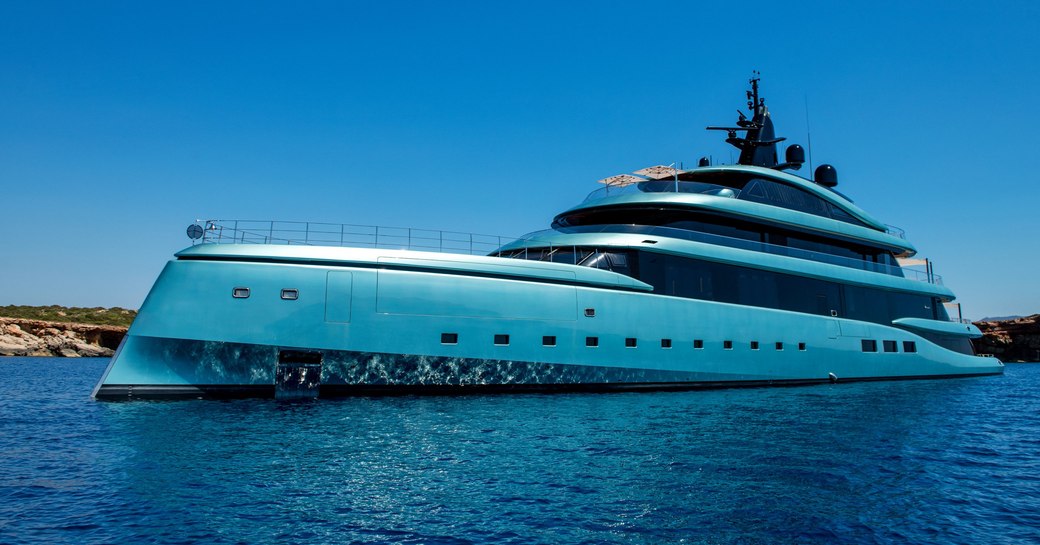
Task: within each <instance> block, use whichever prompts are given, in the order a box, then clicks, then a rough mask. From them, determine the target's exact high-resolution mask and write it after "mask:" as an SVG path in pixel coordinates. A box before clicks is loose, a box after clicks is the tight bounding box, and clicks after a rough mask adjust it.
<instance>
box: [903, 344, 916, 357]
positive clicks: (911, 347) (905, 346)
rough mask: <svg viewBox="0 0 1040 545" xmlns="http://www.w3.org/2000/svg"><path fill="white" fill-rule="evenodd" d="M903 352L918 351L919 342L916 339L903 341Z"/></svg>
mask: <svg viewBox="0 0 1040 545" xmlns="http://www.w3.org/2000/svg"><path fill="white" fill-rule="evenodd" d="M903 352H906V353H909V354H913V353H914V352H917V343H916V342H914V341H903Z"/></svg>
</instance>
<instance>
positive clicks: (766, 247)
mask: <svg viewBox="0 0 1040 545" xmlns="http://www.w3.org/2000/svg"><path fill="white" fill-rule="evenodd" d="M563 231H564V232H568V233H633V234H635V233H638V234H644V235H658V236H663V237H668V238H677V239H683V240H690V241H694V242H705V243H708V244H714V245H717V246H728V247H730V248H740V249H744V250H752V251H756V252H764V253H769V254H774V255H782V256H787V257H796V258H799V259H805V260H808V261H816V262H819V263H829V264H831V265H840V266H842V267H849V268H852V269H860V270H865V271H870V272H877V273H882V274H887V275H890V276H898V277H902V278H907V279H910V280H917V281H919V282H926V283H929V284H936V285H942V283H943V279H942V276H939V275H937V274H935V273H929V272H927V271H919V270H916V269H909V268H904V267H897V266H892V265H886V264H883V263H873V262H870V261H864V260H862V259H854V258H849V257H842V256H837V255H833V254H828V253H825V252H814V251H810V250H803V249H801V248H792V247H790V246H779V245H776V244H769V243H766V242H757V241H752V240H746V239H742V238H735V237H728V236H725V235H717V234H714V233H704V232H701V231H688V230H686V229H677V228H674V227H663V226H656V225H583V226H576V227H566V228H563ZM557 234H559V232H558V231H554V230H552V229H545V230H542V231H535V232H533V233H528V234H526V235H524V236H522V237H520V239H518V240H516V241H514V242H512V243H511V244H510V245H509V247H508V249H509V250H511V251H515V250H523V249H525V248H548V249H550V250H551V249H554V248H556V246H553V245H551V244H548V243H547V242H542V240H546V239H552V238H553V237H554V236H555V235H557ZM560 248H563V249H566V248H569V246H561V247H560ZM579 253H580V252H578V253H574V255H578V254H579ZM561 255H571V254H569V253H566V252H564V253H562V254H561Z"/></svg>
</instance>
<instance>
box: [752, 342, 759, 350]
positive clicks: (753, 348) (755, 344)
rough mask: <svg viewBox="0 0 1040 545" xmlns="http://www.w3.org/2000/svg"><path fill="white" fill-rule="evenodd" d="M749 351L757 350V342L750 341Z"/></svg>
mask: <svg viewBox="0 0 1040 545" xmlns="http://www.w3.org/2000/svg"><path fill="white" fill-rule="evenodd" d="M751 349H752V350H758V341H751Z"/></svg>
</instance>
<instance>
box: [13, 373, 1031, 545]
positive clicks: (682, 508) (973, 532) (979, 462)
mask: <svg viewBox="0 0 1040 545" xmlns="http://www.w3.org/2000/svg"><path fill="white" fill-rule="evenodd" d="M105 363H106V362H105V361H104V360H79V361H73V360H58V359H38V358H3V359H0V366H2V369H3V370H4V371H5V377H7V379H8V380H6V381H5V382H4V383H3V384H2V385H0V452H3V456H2V457H0V542H2V543H30V542H31V543H67V542H76V543H111V542H152V543H197V542H207V543H229V544H230V543H269V542H293V543H380V542H383V543H445V544H463V543H465V544H469V543H524V544H527V543H633V542H635V543H676V542H681V543H805V542H843V543H906V542H914V543H980V542H1001V543H1036V542H1040V531H1038V530H1037V528H1040V471H1038V469H1040V458H1038V456H1037V452H1038V447H1040V410H1038V409H1040V406H1038V405H1040V401H1037V400H1038V399H1040V366H1029V365H1010V366H1008V368H1007V374H1006V375H1005V376H1002V377H987V378H978V379H958V380H936V381H908V382H890V383H872V384H837V385H831V386H814V387H806V388H776V389H754V390H723V391H717V392H672V393H626V394H609V395H606V394H561V395H539V394H531V395H528V394H524V395H503V396H463V397H428V398H424V397H395V398H352V399H342V400H332V401H326V400H319V401H316V402H311V403H278V402H274V401H263V400H244V401H225V402H215V401H185V402H173V403H170V402H134V403H99V402H94V401H92V400H90V399H89V392H90V389H91V387H92V386H93V384H94V382H95V381H96V380H97V378H98V376H100V374H101V373H102V371H103V369H104V365H105Z"/></svg>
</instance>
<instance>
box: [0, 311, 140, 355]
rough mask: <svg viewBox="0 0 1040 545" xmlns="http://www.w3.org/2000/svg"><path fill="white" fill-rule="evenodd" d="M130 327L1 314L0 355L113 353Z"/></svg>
mask: <svg viewBox="0 0 1040 545" xmlns="http://www.w3.org/2000/svg"><path fill="white" fill-rule="evenodd" d="M126 330H127V328H126V327H120V326H111V325H92V324H77V323H66V322H50V321H46V320H30V319H25V318H0V356H58V357H65V358H79V357H88V358H105V357H112V355H113V354H115V350H116V348H117V347H118V346H119V342H120V341H122V340H123V335H125V334H126Z"/></svg>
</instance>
